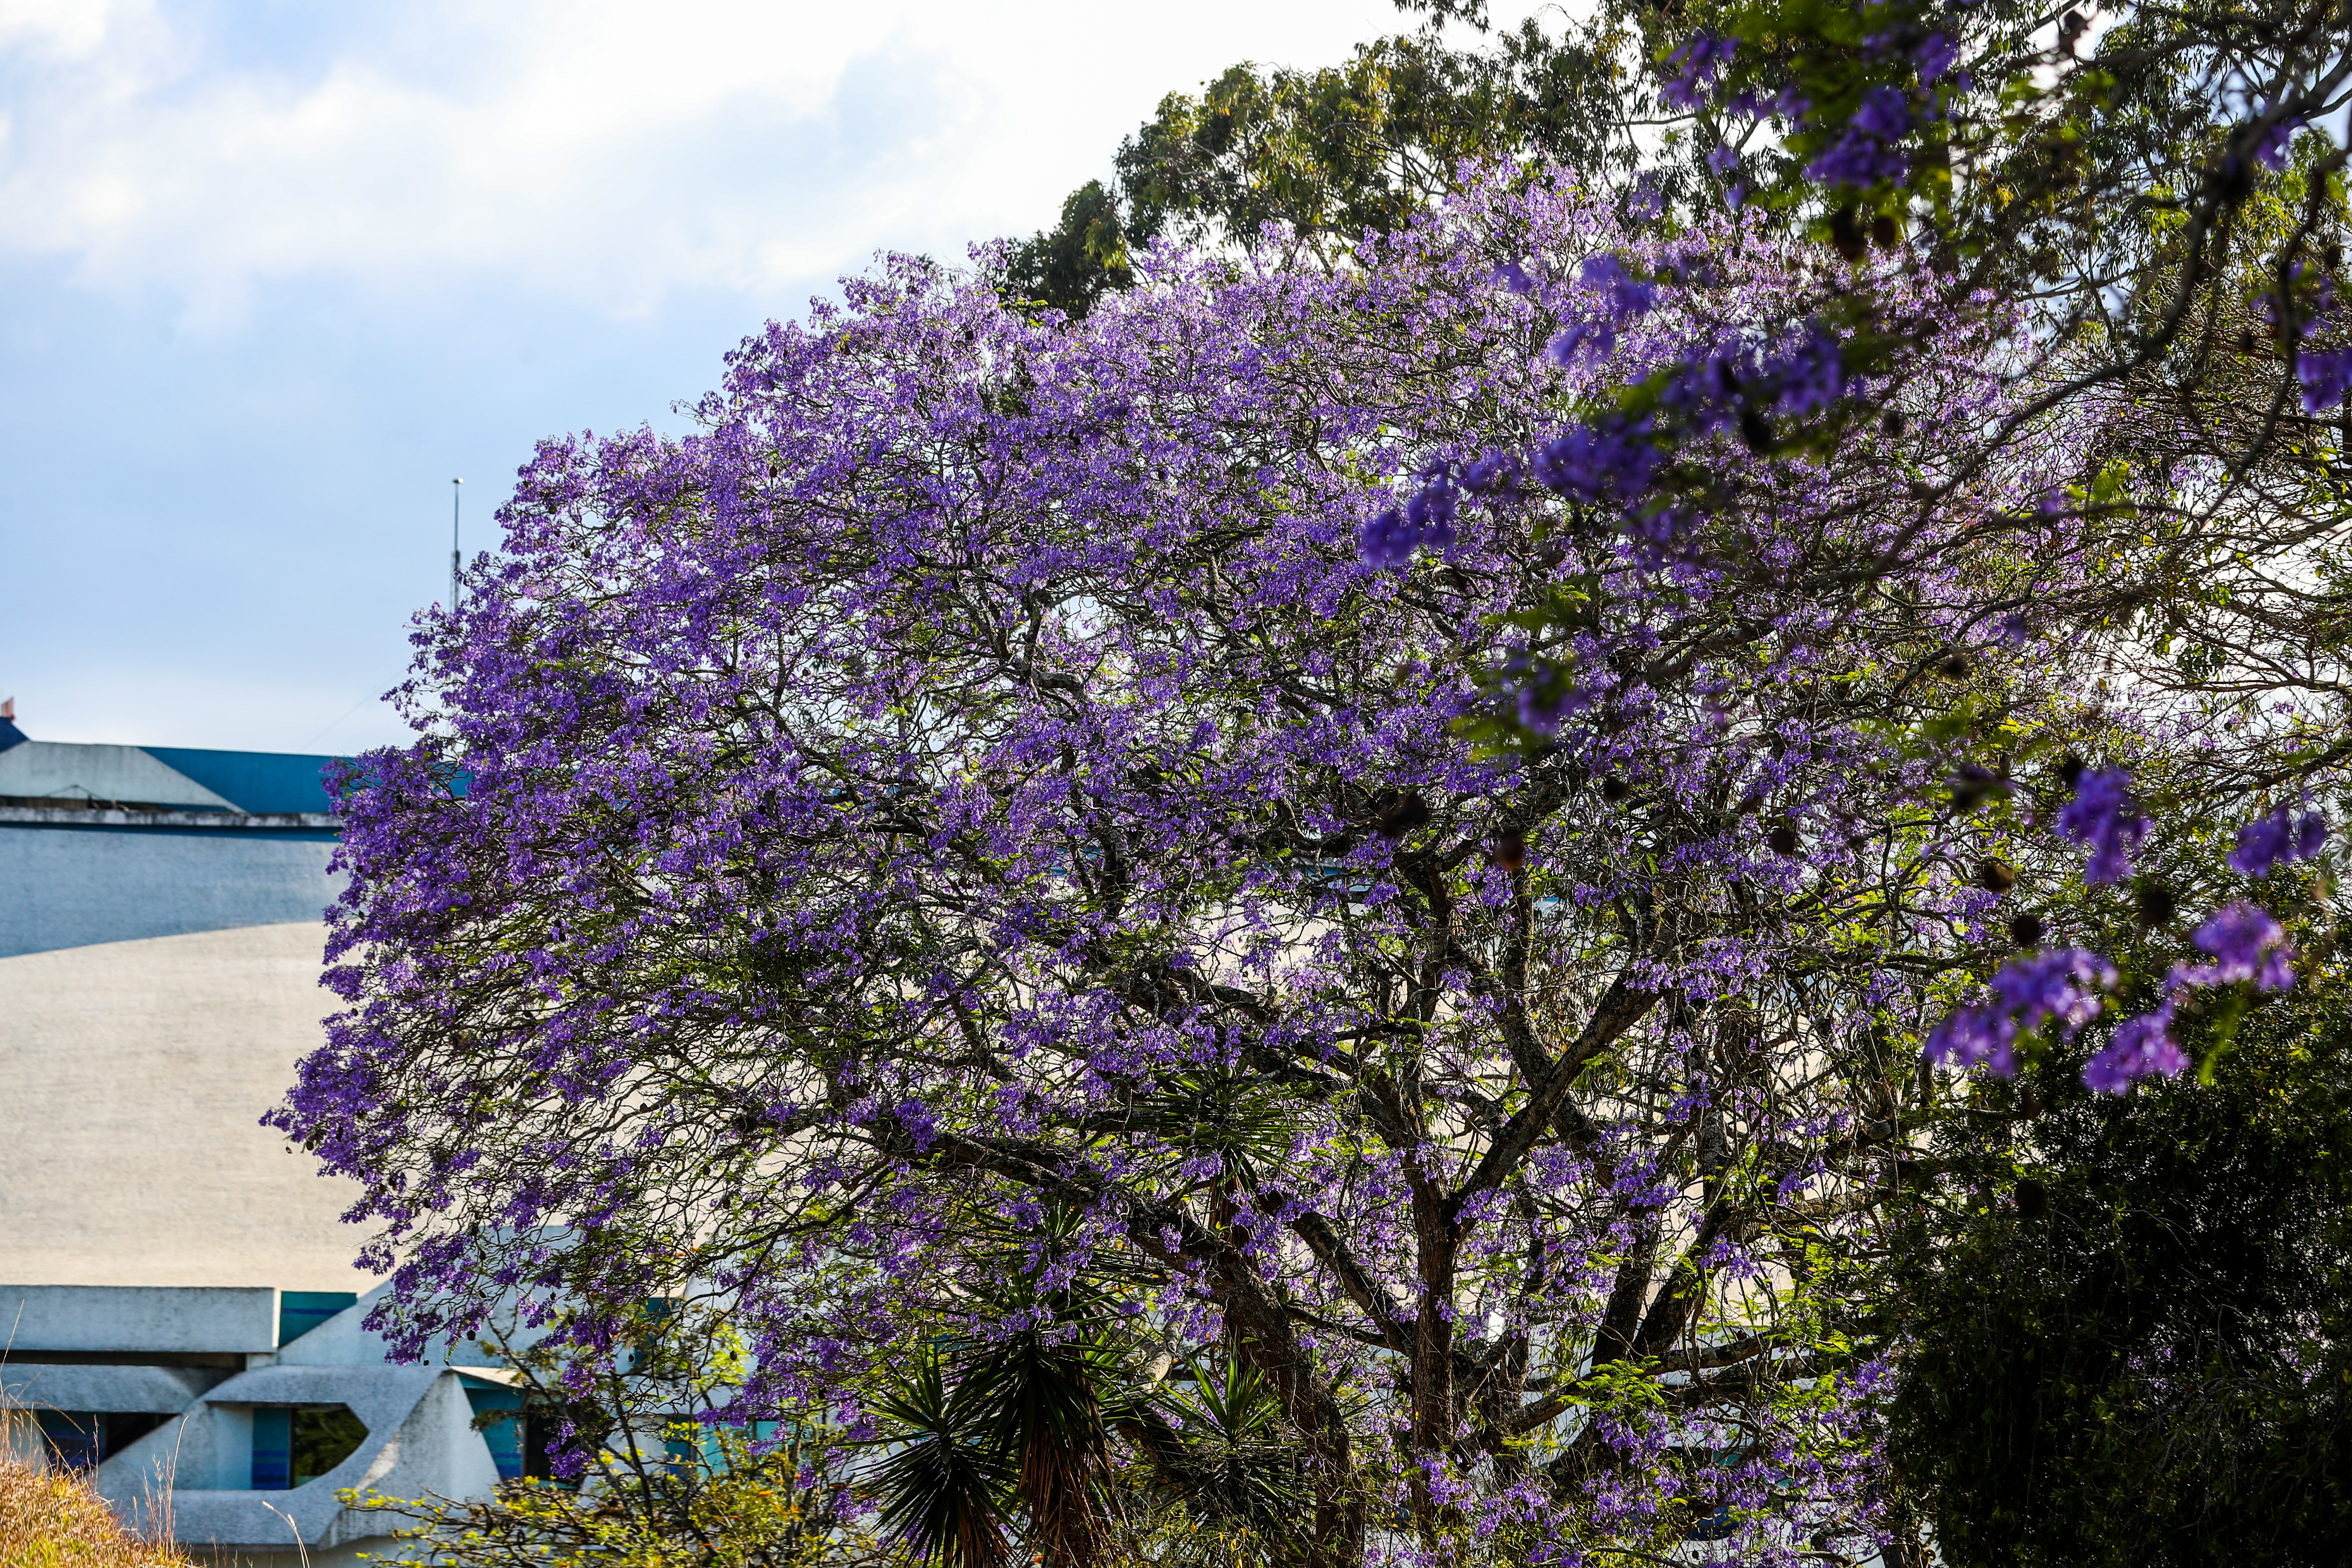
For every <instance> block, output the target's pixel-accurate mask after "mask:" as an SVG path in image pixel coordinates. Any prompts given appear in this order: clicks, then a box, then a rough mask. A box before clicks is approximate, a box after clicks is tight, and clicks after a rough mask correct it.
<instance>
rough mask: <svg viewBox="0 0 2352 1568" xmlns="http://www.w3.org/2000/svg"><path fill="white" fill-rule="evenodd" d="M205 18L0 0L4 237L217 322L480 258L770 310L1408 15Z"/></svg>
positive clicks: (448, 270) (670, 5)
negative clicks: (1176, 110)
mask: <svg viewBox="0 0 2352 1568" xmlns="http://www.w3.org/2000/svg"><path fill="white" fill-rule="evenodd" d="M1147 12H1148V14H1146V13H1147ZM337 14H338V13H329V15H331V16H332V15H337ZM206 15H208V14H200V13H198V12H195V11H193V10H189V11H184V12H183V11H174V10H173V9H172V8H170V7H168V6H166V7H158V6H155V5H139V4H131V3H129V0H122V3H115V4H106V3H101V0H0V115H5V121H0V126H5V133H4V134H0V249H5V250H9V251H15V252H17V253H20V254H35V255H48V256H54V257H62V258H68V259H69V260H70V262H71V264H72V266H73V268H74V275H75V277H76V278H77V279H78V280H79V281H81V282H83V283H85V284H88V285H90V286H93V287H97V288H100V289H108V290H122V291H149V290H159V291H162V292H163V294H165V295H166V296H167V297H170V298H173V299H175V300H180V301H182V302H184V308H185V310H186V311H187V313H188V314H189V316H190V317H191V318H192V319H193V320H194V321H196V322H197V323H200V324H201V323H205V322H209V323H211V324H213V325H215V326H221V325H226V324H228V323H232V322H234V321H236V320H238V319H239V318H240V317H241V315H242V314H243V312H244V310H246V308H247V302H248V301H249V300H250V299H251V298H252V296H253V294H254V292H255V290H257V289H265V288H267V287H268V286H269V285H270V284H271V283H273V282H275V281H278V280H283V279H305V278H312V277H326V278H329V279H344V280H350V281H353V282H357V283H360V284H362V285H363V286H365V287H367V288H369V289H391V290H394V291H399V292H410V291H415V290H432V289H436V288H438V287H440V286H443V285H445V284H447V283H450V282H463V281H467V280H470V279H478V278H480V277H482V276H483V275H485V274H488V275H493V276H495V277H496V278H497V279H499V281H501V282H505V283H509V284H515V283H519V284H520V285H522V286H524V287H527V288H530V289H534V290H540V291H544V292H546V293H549V294H551V295H554V296H558V297H563V298H567V299H571V300H575V301H577V302H579V303H581V304H583V305H587V306H590V307H591V308H593V309H595V310H601V311H604V312H609V313H614V314H625V313H631V312H635V311H641V310H647V309H650V308H652V307H653V306H654V305H656V304H657V303H658V301H659V300H660V299H661V297H662V296H663V294H664V293H665V292H666V291H667V290H670V289H679V288H693V289H710V288H717V289H731V290H739V291H741V292H743V293H745V294H747V295H751V296H753V297H768V298H773V297H774V294H775V292H776V291H777V290H780V289H786V288H793V287H805V286H806V285H807V284H808V283H809V282H810V281H812V280H813V279H822V278H824V277H825V276H828V275H829V274H830V273H832V272H834V271H836V270H839V269H841V268H852V267H856V266H857V265H859V263H860V261H861V259H862V258H863V257H864V256H865V255H866V253H868V252H869V251H871V250H872V249H873V248H875V247H877V246H880V245H886V244H887V245H901V246H909V247H929V248H933V249H937V250H940V251H942V252H945V253H948V254H960V247H961V241H962V240H964V239H967V238H971V237H985V236H988V235H991V234H994V233H1001V232H1006V231H1010V230H1017V229H1023V228H1026V227H1031V226H1035V225H1037V224H1038V223H1041V222H1043V221H1045V219H1047V218H1048V217H1050V216H1051V214H1052V212H1053V211H1054V209H1055V206H1056V205H1057V204H1058V201H1059V198H1060V196H1061V195H1063V194H1064V193H1065V192H1066V191H1067V190H1068V189H1069V188H1070V187H1071V186H1072V185H1073V184H1076V183H1077V182H1078V181H1080V180H1082V179H1084V178H1086V177H1087V176H1088V175H1089V174H1093V173H1097V172H1099V171H1101V170H1102V169H1104V168H1105V167H1107V165H1108V157H1109V154H1110V153H1111V151H1112V149H1113V147H1114V146H1115V145H1116V143H1117V141H1118V136H1119V135H1120V134H1122V133H1123V132H1126V131H1128V130H1129V129H1131V128H1132V127H1133V126H1134V125H1135V123H1136V122H1137V121H1139V120H1140V119H1142V118H1143V117H1144V116H1145V115H1146V114H1147V113H1148V112H1149V111H1150V107H1151V105H1152V103H1153V102H1154V101H1156V100H1157V99H1158V98H1159V96H1160V94H1161V93H1162V92H1164V91H1167V90H1169V89H1173V88H1180V87H1188V86H1190V85H1192V83H1193V82H1195V81H1197V80H1199V79H1202V77H1205V76H1207V75H1208V74H1210V73H1212V72H1213V71H1215V70H1217V69H1220V68H1223V66H1225V65H1227V64H1230V63H1232V61H1234V59H1237V58H1259V59H1284V60H1292V61H1297V62H1300V63H1315V62H1321V61H1324V60H1328V59H1334V58H1339V56H1340V55H1342V54H1343V53H1344V52H1345V50H1346V48H1347V47H1348V46H1349V44H1350V43H1351V42H1353V41H1355V40H1357V39H1360V38H1363V37H1370V36H1371V35H1372V34H1374V33H1375V32H1378V31H1383V30H1393V29H1395V28H1397V27H1399V26H1401V25H1402V22H1403V18H1402V17H1400V16H1398V15H1397V13H1395V12H1394V11H1393V10H1392V9H1391V7H1390V6H1389V5H1386V4H1385V3H1384V0H1313V3H1307V4H1301V3H1294V4H1289V5H1284V6H1279V7H1277V6H1269V5H1265V4H1263V0H1202V3H1200V4H1196V5H1191V6H1187V7H1181V8H1179V7H1153V8H1138V9H1136V10H1132V11H1129V12H1126V13H1120V12H1117V11H1113V10H1110V9H1108V8H1105V7H1102V6H1100V5H1094V4H1080V3H1078V0H1033V3H1031V4H1027V5H1018V6H1013V5H994V6H973V5H969V4H968V3H967V4H953V3H950V0H872V3H866V4H840V3H838V0H825V3H823V4H817V3H812V0H795V3H793V4H789V5H777V4H774V3H772V0H769V3H745V0H666V3H663V4H645V3H623V0H605V3H603V4H582V3H580V0H570V3H566V4H554V3H545V0H542V3H525V0H505V3H502V4H500V5H497V6H481V5H457V4H444V5H409V6H405V7H402V8H399V9H398V10H396V11H394V10H387V11H385V12H383V14H377V13H374V12H372V11H369V10H365V9H362V8H356V7H355V8H352V9H350V10H347V11H341V13H340V15H341V16H342V17H343V18H346V19H348V21H347V25H345V26H343V27H342V30H341V32H340V33H339V34H338V35H337V36H336V37H333V38H331V39H330V40H328V41H327V43H326V45H325V47H323V49H313V50H311V51H310V53H309V54H308V56H306V57H305V58H302V59H299V60H290V59H289V58H278V57H277V56H273V54H272V53H271V51H270V49H269V47H268V41H267V40H266V39H265V40H264V42H263V44H262V45H261V46H259V47H252V46H249V45H248V46H237V45H235V44H233V43H232V42H228V41H224V40H223V39H222V38H220V37H215V36H213V35H211V34H208V33H207V32H206V31H205V17H206ZM240 47H241V48H242V53H240V52H239V48H240Z"/></svg>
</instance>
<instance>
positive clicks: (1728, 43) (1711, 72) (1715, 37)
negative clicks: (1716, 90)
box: [1658, 33, 1739, 112]
mask: <svg viewBox="0 0 2352 1568" xmlns="http://www.w3.org/2000/svg"><path fill="white" fill-rule="evenodd" d="M1738 49H1739V40H1738V39H1737V38H1729V37H1723V36H1722V35H1720V34H1716V33H1700V34H1698V35H1696V37H1693V38H1692V39H1691V40H1690V41H1689V42H1688V43H1686V44H1685V45H1683V46H1682V47H1680V48H1678V49H1676V50H1675V52H1674V53H1673V54H1672V55H1670V56H1668V57H1667V58H1666V69H1667V70H1668V71H1669V72H1670V73H1672V74H1671V75H1670V76H1669V77H1668V79H1667V80H1666V84H1665V86H1664V88H1663V89H1660V91H1659V93H1658V97H1659V99H1660V100H1662V101H1664V104H1665V105H1666V107H1667V108H1669V109H1677V110H1684V111H1685V112H1687V111H1689V110H1695V109H1696V108H1698V107H1699V105H1700V104H1702V103H1704V102H1705V101H1706V97H1707V93H1708V91H1709V90H1710V89H1712V88H1713V87H1714V86H1715V83H1716V79H1717V78H1718V77H1719V76H1721V75H1722V74H1723V68H1725V67H1726V66H1727V65H1729V64H1730V63H1731V59H1732V57H1733V56H1734V55H1735V54H1737V53H1738Z"/></svg>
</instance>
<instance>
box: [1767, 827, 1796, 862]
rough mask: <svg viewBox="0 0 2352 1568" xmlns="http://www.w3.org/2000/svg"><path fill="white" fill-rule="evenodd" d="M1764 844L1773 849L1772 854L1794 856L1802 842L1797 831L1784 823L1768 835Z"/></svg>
mask: <svg viewBox="0 0 2352 1568" xmlns="http://www.w3.org/2000/svg"><path fill="white" fill-rule="evenodd" d="M1764 842H1765V843H1767V844H1769V845H1770V846H1771V847H1772V853H1774V854H1775V855H1780V856H1793V855H1795V854H1796V852H1797V848H1798V846H1799V843H1800V840H1799V839H1798V837H1797V830H1796V829H1795V828H1793V827H1791V826H1789V825H1788V824H1787V823H1785V822H1784V823H1782V824H1781V825H1780V826H1778V827H1776V828H1774V829H1773V830H1772V831H1771V832H1769V833H1768V834H1766V835H1765V836H1764Z"/></svg>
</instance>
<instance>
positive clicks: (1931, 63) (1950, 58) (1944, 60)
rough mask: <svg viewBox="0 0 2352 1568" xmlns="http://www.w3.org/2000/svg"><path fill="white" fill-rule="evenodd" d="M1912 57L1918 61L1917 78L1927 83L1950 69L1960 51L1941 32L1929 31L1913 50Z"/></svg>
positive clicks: (1958, 56)
mask: <svg viewBox="0 0 2352 1568" xmlns="http://www.w3.org/2000/svg"><path fill="white" fill-rule="evenodd" d="M1913 58H1916V60H1917V61H1918V62H1919V80H1920V81H1921V82H1922V83H1927V82H1932V81H1934V80H1936V79H1937V78H1938V77H1940V76H1942V75H1943V74H1944V73H1945V72H1946V71H1948V70H1950V69H1951V68H1952V65H1953V62H1954V61H1956V60H1958V58H1960V51H1959V50H1958V48H1957V47H1954V45H1953V43H1952V40H1951V39H1949V38H1948V37H1945V36H1944V35H1943V34H1941V33H1930V34H1928V35H1927V38H1926V39H1925V41H1923V42H1922V43H1921V44H1920V45H1919V47H1918V48H1917V49H1916V50H1915V51H1913Z"/></svg>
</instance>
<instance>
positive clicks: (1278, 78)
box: [998, 20, 1639, 316]
mask: <svg viewBox="0 0 2352 1568" xmlns="http://www.w3.org/2000/svg"><path fill="white" fill-rule="evenodd" d="M1627 43H1628V39H1627V36H1626V34H1625V33H1624V31H1623V29H1622V27H1620V26H1617V25H1616V24H1615V23H1614V22H1613V21H1612V20H1601V21H1596V22H1595V23H1593V24H1591V25H1589V26H1576V27H1571V28H1570V29H1568V30H1566V31H1563V32H1561V33H1559V34H1553V33H1550V32H1548V31H1546V30H1545V29H1544V28H1543V27H1541V26H1538V24H1537V23H1536V22H1534V21H1529V22H1528V23H1526V24H1525V25H1523V26H1520V27H1519V28H1518V29H1517V30H1516V31H1513V32H1508V33H1505V34H1503V35H1501V36H1500V37H1499V38H1497V39H1496V41H1495V43H1494V45H1493V46H1492V47H1481V48H1455V47H1448V46H1447V45H1446V44H1445V43H1444V40H1443V38H1442V37H1440V36H1439V35H1438V34H1437V32H1435V31H1434V30H1432V31H1430V32H1428V33H1425V34H1423V35H1419V36H1410V37H1407V36H1400V37H1387V38H1380V39H1376V40H1374V41H1373V42H1371V43H1368V44H1363V45H1360V46H1359V47H1357V49H1356V51H1355V54H1354V56H1353V58H1350V59H1349V60H1348V61H1347V62H1346V63H1345V64H1343V65H1339V66H1328V67H1323V68H1316V69H1296V68H1286V67H1273V68H1262V67H1258V66H1255V65H1250V64H1246V63H1244V64H1241V65H1236V66H1234V67H1233V68H1231V69H1229V70H1227V71H1226V72H1225V73H1224V74H1223V76H1221V77H1219V78H1218V79H1216V80H1214V81H1213V82H1209V83H1206V84H1204V85H1203V87H1202V89H1201V91H1200V93H1199V94H1198V96H1193V95H1191V94H1186V93H1181V92H1175V93H1171V94H1169V95H1168V96H1167V97H1166V98H1164V99H1162V100H1160V108H1159V110H1158V111H1157V112H1156V113H1155V114H1154V115H1153V116H1152V118H1151V119H1150V121H1147V122H1146V123H1145V124H1144V125H1143V126H1142V128H1141V129H1140V130H1139V131H1138V132H1136V133H1135V134H1134V135H1133V136H1130V137H1129V138H1128V139H1127V140H1126V141H1125V142H1122V143H1121V144H1120V146H1119V149H1118V155H1117V157H1116V158H1115V159H1114V160H1113V164H1114V168H1115V171H1116V172H1115V174H1114V176H1113V178H1112V179H1111V181H1110V182H1109V183H1108V184H1105V183H1104V182H1102V181H1100V180H1094V181H1089V182H1088V183H1087V184H1085V185H1082V186H1080V187H1079V188H1078V189H1077V190H1076V191H1075V192H1073V193H1072V194H1071V195H1070V197H1069V199H1068V200H1067V201H1066V202H1065V203H1064V204H1063V206H1062V217H1061V222H1060V224H1059V225H1058V226H1055V227H1053V228H1050V229H1046V230H1044V231H1042V232H1040V233H1038V234H1036V235H1034V236H1033V237H1030V238H1029V239H1027V240H1025V241H1024V242H1021V243H1019V244H1017V245H1014V246H1013V247H1010V248H1009V249H1008V250H1007V251H1006V252H1005V253H1004V254H1003V257H1002V258H1001V259H1000V261H999V263H998V266H999V267H1000V268H1001V272H1000V287H1001V288H1002V289H1003V290H1004V292H1005V294H1006V297H1007V298H1008V299H1011V300H1016V301H1028V302H1034V304H1038V305H1044V306H1048V307H1051V308H1054V309H1056V310H1063V311H1066V312H1067V313H1069V314H1070V315H1073V316H1080V315H1084V314H1085V313H1086V312H1087V310H1088V309H1090V308H1091V307H1092V305H1093V303H1094V301H1095V300H1096V299H1097V298H1098V297H1099V296H1100V295H1101V294H1102V293H1103V292H1104V291H1105V290H1107V289H1124V288H1127V287H1129V286H1130V285H1131V284H1132V282H1133V281H1134V276H1135V274H1134V269H1133V264H1132V260H1131V252H1133V251H1134V250H1135V249H1137V248H1139V247H1142V246H1144V245H1147V244H1150V243H1151V242H1152V241H1154V240H1160V239H1166V240H1170V241H1171V242H1175V243H1178V244H1182V245H1187V246H1202V245H1221V246H1228V247H1234V248H1236V249H1240V250H1250V251H1254V250H1256V249H1258V248H1259V247H1260V246H1261V245H1263V244H1265V243H1266V235H1267V232H1268V226H1269V225H1272V226H1275V229H1274V232H1276V234H1277V235H1279V236H1280V237H1279V239H1278V240H1276V242H1275V243H1276V247H1277V248H1278V250H1279V251H1280V252H1281V254H1283V255H1284V256H1285V257H1286V258H1291V259H1297V258H1307V257H1311V258H1316V259H1317V260H1318V261H1319V262H1322V263H1323V264H1326V265H1334V264H1337V263H1338V262H1339V260H1340V259H1341V258H1344V257H1345V256H1346V255H1347V254H1348V252H1349V250H1350V248H1351V247H1353V246H1354V245H1355V244H1356V242H1357V241H1358V240H1360V238H1362V237H1363V236H1364V235H1365V234H1367V233H1386V232H1388V231H1389V230H1391V229H1393V228H1396V227H1398V226H1401V225H1402V224H1404V223H1405V222H1407V221H1408V220H1410V219H1411V218H1412V216H1413V215H1414V214H1416V213H1419V212H1424V211H1426V210H1428V209H1429V207H1430V206H1431V205H1433V203H1435V202H1436V201H1437V200H1438V199H1439V198H1440V197H1442V196H1443V195H1445V193H1447V192H1448V191H1451V190H1453V189H1454V188H1455V187H1456V185H1457V184H1458V181H1459V177H1460V174H1461V171H1462V169H1463V167H1464V166H1465V164H1470V165H1490V164H1496V163H1506V164H1511V165H1515V166H1518V167H1523V168H1528V169H1534V168H1540V167H1548V166H1550V165H1554V164H1562V165H1566V166H1567V167H1570V168H1572V169H1575V170H1578V171H1579V172H1580V173H1581V174H1584V175H1585V176H1586V177H1587V178H1588V179H1590V180H1591V181H1592V182H1593V183H1594V185H1595V187H1596V188H1599V187H1601V185H1604V184H1613V183H1614V182H1613V180H1612V176H1618V175H1630V172H1631V170H1632V168H1633V163H1634V159H1635V155H1636V154H1635V145H1634V142H1633V121H1632V120H1631V118H1630V117H1631V115H1632V114H1633V112H1634V111H1635V110H1634V108H1633V106H1634V105H1635V104H1636V103H1638V101H1639V98H1638V90H1637V89H1635V90H1629V89H1633V83H1632V82H1631V81H1630V80H1629V77H1630V75H1631V72H1632V69H1633V62H1632V61H1631V60H1630V58H1629V51H1628V47H1627Z"/></svg>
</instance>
